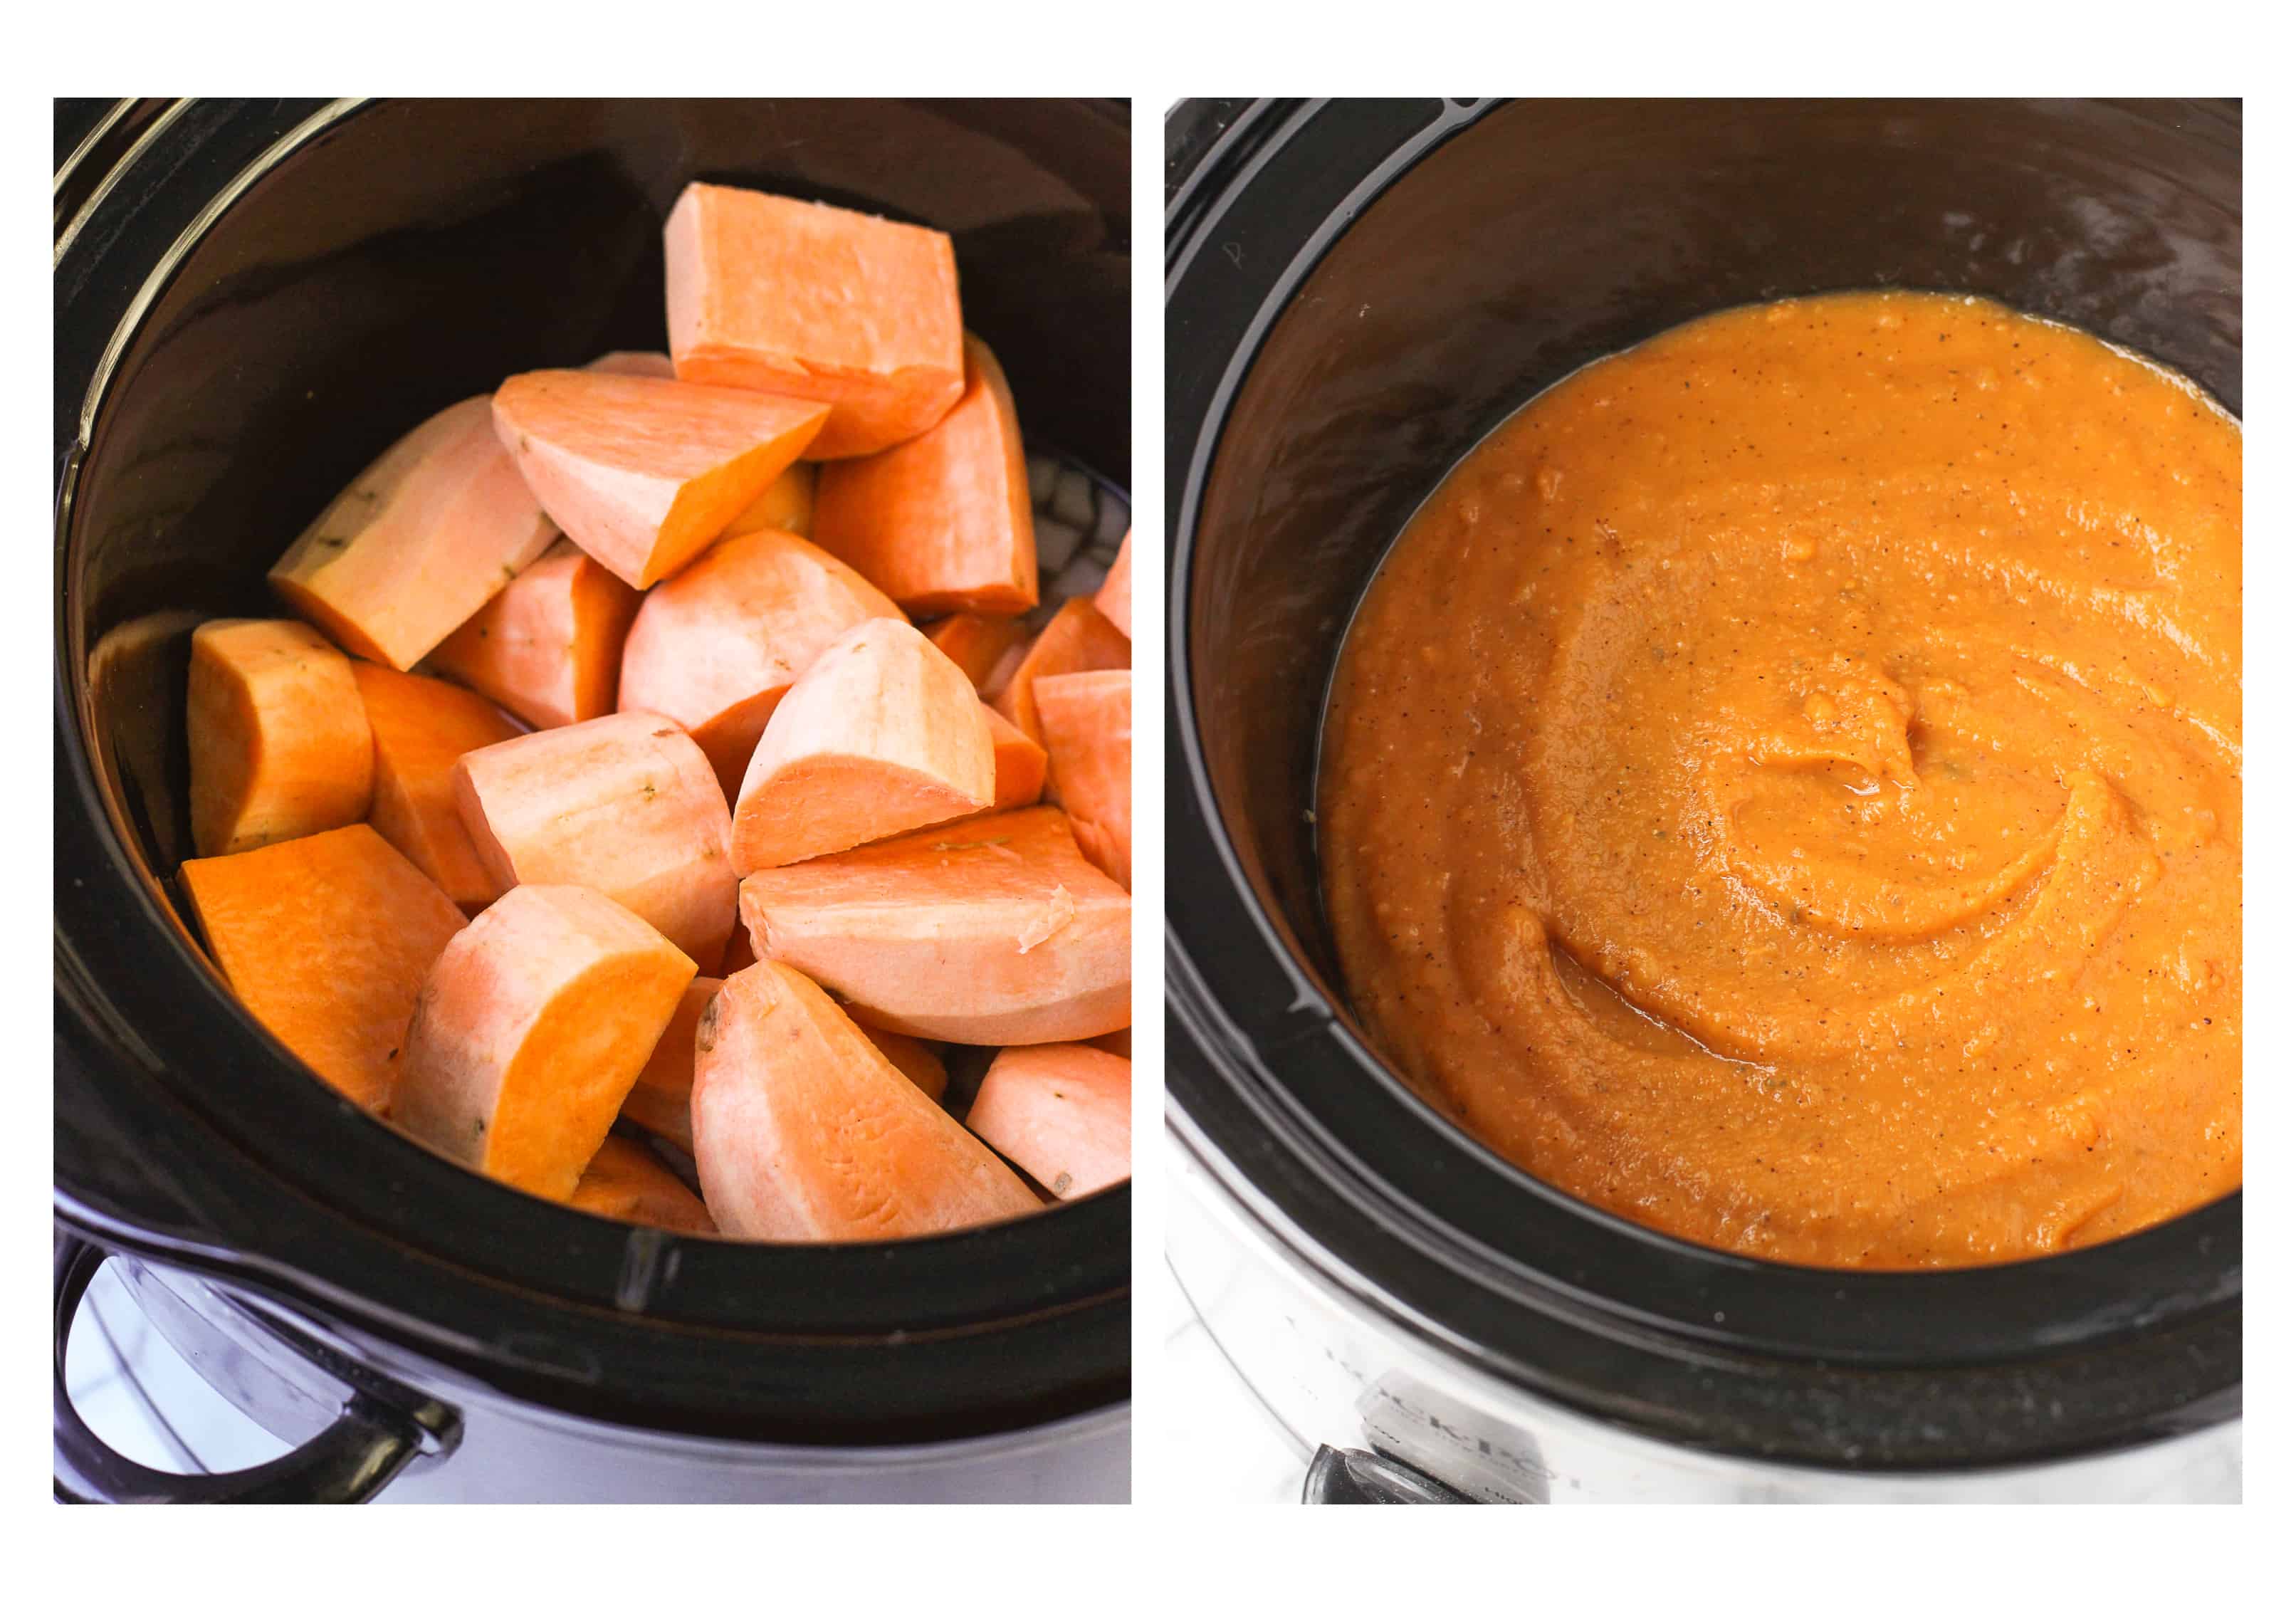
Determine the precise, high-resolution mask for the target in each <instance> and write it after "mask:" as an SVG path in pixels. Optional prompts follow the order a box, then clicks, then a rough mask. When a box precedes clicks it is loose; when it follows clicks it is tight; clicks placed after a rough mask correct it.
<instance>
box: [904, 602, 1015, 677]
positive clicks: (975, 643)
mask: <svg viewBox="0 0 2296 1602" xmlns="http://www.w3.org/2000/svg"><path fill="white" fill-rule="evenodd" d="M924 634H925V638H927V639H929V640H931V642H932V643H933V644H934V645H939V647H940V648H941V653H942V654H943V655H945V656H947V658H948V660H949V661H953V662H955V664H956V665H957V666H958V667H960V668H963V669H964V676H965V677H966V678H969V679H971V680H972V687H973V688H975V689H977V690H979V691H980V693H981V694H984V695H986V694H988V693H989V690H988V677H989V675H990V674H992V673H994V672H996V664H997V663H999V662H1001V661H1004V660H1005V653H1007V652H1009V651H1011V650H1012V649H1013V647H1014V646H1015V645H1020V644H1021V642H1022V641H1024V640H1026V639H1027V638H1028V637H1029V625H1028V624H1027V623H1026V622H1025V621H1023V620H1021V619H1020V618H1013V617H1004V618H993V617H988V616H987V615H985V614H983V613H980V612H951V613H949V615H948V616H947V617H945V618H943V619H941V620H939V622H937V623H928V624H926V625H925V628H924Z"/></svg>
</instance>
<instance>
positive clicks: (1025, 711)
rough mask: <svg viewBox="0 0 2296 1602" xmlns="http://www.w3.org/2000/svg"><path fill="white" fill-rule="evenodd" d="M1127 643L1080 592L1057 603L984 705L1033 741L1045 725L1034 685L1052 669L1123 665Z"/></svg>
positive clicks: (1128, 659)
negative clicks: (987, 703)
mask: <svg viewBox="0 0 2296 1602" xmlns="http://www.w3.org/2000/svg"><path fill="white" fill-rule="evenodd" d="M1131 665H1132V642H1131V641H1130V640H1128V639H1126V638H1125V637H1123V636H1122V635H1120V634H1119V633H1118V632H1117V631H1116V625H1115V624H1113V623H1111V622H1110V621H1109V620H1107V619H1106V618H1104V617H1103V616H1101V615H1100V611H1099V609H1098V608H1097V607H1095V606H1094V605H1093V604H1092V602H1091V601H1090V600H1088V599H1087V598H1086V597H1085V596H1072V597H1070V599H1069V600H1066V601H1063V602H1062V603H1061V609H1060V610H1059V611H1058V612H1054V614H1053V616H1052V620H1051V621H1050V622H1048V623H1046V625H1045V627H1044V630H1043V632H1042V633H1040V634H1038V635H1037V638H1036V643H1035V644H1033V645H1030V646H1029V652H1028V654H1027V655H1025V656H1023V657H1022V658H1021V663H1020V666H1018V667H1016V668H1014V669H1013V672H1012V675H1011V677H1009V678H1006V680H1005V686H1004V687H1003V688H1002V689H1000V690H998V691H997V692H996V694H994V695H993V696H991V697H990V698H989V704H990V705H991V706H994V707H995V708H996V710H997V711H1000V712H1002V713H1004V714H1005V716H1006V717H1007V718H1010V719H1012V720H1013V722H1015V723H1017V724H1019V725H1020V726H1021V732H1022V733H1024V734H1026V735H1028V736H1029V738H1030V739H1031V740H1034V741H1035V742H1036V743H1037V744H1039V745H1042V744H1043V743H1045V726H1044V725H1043V724H1042V723H1040V722H1038V721H1037V696H1036V684H1037V680H1038V679H1039V678H1051V677H1052V676H1053V675H1054V674H1056V673H1096V672H1099V671H1101V670H1103V669H1106V668H1129V667H1130V666H1131Z"/></svg>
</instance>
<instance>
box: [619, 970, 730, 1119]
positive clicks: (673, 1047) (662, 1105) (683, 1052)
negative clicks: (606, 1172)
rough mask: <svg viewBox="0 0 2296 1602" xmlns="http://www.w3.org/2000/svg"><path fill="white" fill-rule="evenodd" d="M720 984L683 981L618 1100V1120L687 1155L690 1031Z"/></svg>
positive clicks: (690, 1106)
mask: <svg viewBox="0 0 2296 1602" xmlns="http://www.w3.org/2000/svg"><path fill="white" fill-rule="evenodd" d="M724 982H725V981H723V980H720V979H711V978H709V976H708V975H706V974H704V975H701V976H699V977H696V978H693V979H690V980H688V981H687V982H686V984H685V995H683V996H681V997H680V998H678V1002H677V1011H676V1012H675V1013H673V1014H672V1015H670V1020H669V1023H668V1024H667V1025H666V1026H664V1028H663V1030H662V1031H661V1039H659V1040H656V1041H655V1042H654V1046H653V1052H652V1055H651V1056H648V1057H647V1058H646V1065H645V1067H644V1070H642V1071H641V1072H639V1074H638V1078H637V1082H636V1083H635V1084H634V1085H632V1086H631V1087H630V1093H629V1094H628V1095H627V1096H626V1097H623V1098H622V1116H623V1117H625V1118H627V1119H628V1120H629V1121H631V1122H632V1123H634V1124H636V1125H637V1126H638V1127H639V1128H640V1129H642V1130H651V1131H652V1133H654V1134H656V1135H659V1136H660V1137H661V1138H663V1139H664V1140H667V1141H668V1142H669V1143H670V1144H671V1145H672V1146H677V1147H680V1148H681V1149H683V1150H685V1151H688V1152H690V1151H692V1150H693V1031H694V1029H695V1027H696V1026H697V1025H698V1024H700V1023H701V1014H702V1012H703V1010H704V1009H706V1008H707V1007H708V1006H709V1004H710V1003H711V1002H712V1001H714V1000H716V999H717V987H718V986H719V985H720V984H723V983H724Z"/></svg>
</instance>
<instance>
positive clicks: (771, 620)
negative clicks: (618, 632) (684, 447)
mask: <svg viewBox="0 0 2296 1602" xmlns="http://www.w3.org/2000/svg"><path fill="white" fill-rule="evenodd" d="M900 615H901V609H900V608H899V607H898V606H896V605H894V604H892V603H891V602H890V601H889V600H887V599H886V598H885V597H884V596H881V595H880V594H879V593H878V592H877V590H876V587H874V586H873V585H872V584H871V583H870V582H869V581H868V580H867V579H864V578H863V577H862V576H861V575H860V574H858V573H857V572H855V571H853V570H852V569H851V568H849V567H848V566H846V565H845V564H844V563H841V562H840V561H838V560H837V558H836V557H834V556H832V555H829V553H828V552H826V551H824V550H822V549H821V548H820V547H819V546H816V545H814V544H812V543H811V542H809V541H808V540H803V539H799V538H797V537H796V536H795V535H793V534H786V533H783V532H782V531H780V530H774V529H761V530H758V531H757V532H756V533H753V534H743V535H739V536H736V537H735V538H730V539H727V540H726V541H724V542H723V543H721V544H719V545H718V546H716V547H715V548H714V549H712V550H711V551H710V552H709V555H705V556H703V557H702V558H701V561H699V562H697V563H694V564H693V566H692V567H689V568H687V569H686V570H685V571H684V572H682V573H680V574H678V575H677V576H676V578H674V579H669V580H668V582H666V583H663V584H660V585H658V586H656V587H655V588H654V589H653V590H652V591H651V592H650V593H649V594H648V595H647V596H646V598H645V601H644V604H643V605H641V606H640V607H639V608H638V615H637V620H636V621H635V622H634V623H632V624H631V625H630V632H629V637H628V638H627V640H625V641H624V642H623V645H622V684H621V701H620V704H621V710H622V711H626V712H629V711H649V712H660V714H661V715H662V716H663V717H665V718H668V719H672V720H673V721H675V722H676V723H677V724H679V725H680V726H681V727H684V728H685V731H686V732H687V733H688V734H690V735H693V740H694V743H696V744H697V745H699V746H701V750H702V752H703V753H704V754H705V755H707V756H708V757H709V765H710V767H711V768H714V769H715V770H716V771H717V779H718V783H719V784H720V785H722V786H723V788H724V790H725V793H726V798H727V799H728V800H731V799H732V798H733V797H734V796H735V795H737V794H738V793H740V792H741V788H742V776H743V775H744V774H746V773H748V771H749V769H750V756H751V754H752V753H754V752H756V750H757V749H758V736H760V735H763V734H764V733H765V732H766V723H767V719H770V718H771V717H772V715H773V711H774V709H775V707H776V706H778V705H780V704H781V699H782V697H783V695H784V694H787V693H788V691H789V687H790V686H791V685H792V684H795V683H796V682H797V676H798V675H799V674H800V673H802V672H804V671H805V670H806V669H808V668H809V667H811V666H812V665H813V659H814V658H815V657H816V656H819V655H820V654H821V653H822V650H823V648H824V646H826V645H828V644H829V642H830V641H832V640H833V639H835V638H836V637H838V636H839V635H840V634H843V633H844V632H845V631H846V630H847V629H849V628H852V627H853V626H854V625H855V624H856V623H860V622H865V621H866V620H869V619H871V618H895V619H898V618H899V617H900Z"/></svg>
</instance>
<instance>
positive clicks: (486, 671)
mask: <svg viewBox="0 0 2296 1602" xmlns="http://www.w3.org/2000/svg"><path fill="white" fill-rule="evenodd" d="M637 611H638V592H637V591H635V590H634V589H632V588H631V587H629V586H628V585H627V584H625V583H623V582H622V581H621V580H620V579H617V578H615V577H614V575H613V574H611V573H610V572H608V571H606V570H605V569H604V568H603V567H601V566H600V565H599V564H598V563H596V562H594V561H593V560H592V559H591V558H590V557H589V556H588V555H585V554H584V552H583V551H582V549H581V547H579V546H577V545H575V543H574V542H573V541H572V540H570V539H562V540H560V541H559V542H558V543H557V544H556V545H554V546H551V548H550V549H549V550H548V551H547V552H545V554H544V555H543V556H542V557H541V559H540V560H538V561H537V562H535V563H532V564H531V565H530V566H529V567H528V568H527V570H526V571H524V572H522V573H521V574H519V576H518V577H517V578H515V579H512V580H511V581H510V583H509V584H507V585H505V586H504V588H503V591H502V593H501V594H500V595H498V596H496V597H495V598H494V599H493V600H491V601H489V602H488V603H487V604H485V605H484V606H481V607H480V608H479V610H478V612H477V613H476V614H475V615H474V616H472V617H471V620H470V621H469V622H467V623H464V624H463V626H462V627H461V628H457V629H456V630H455V632H454V633H452V634H450V635H448V636H447V637H446V638H445V639H444V640H442V641H441V642H439V648H438V649H437V650H435V651H433V652H432V653H430V659H429V662H428V665H429V666H430V667H431V668H433V669H435V670H438V671H439V672H441V673H444V674H446V675H447V677H448V678H452V679H455V681H457V682H458V683H461V684H465V685H468V686H470V687H471V688H472V689H474V690H476V691H478V692H479V694H481V695H484V696H485V697H487V699H488V700H489V701H492V702H496V703H497V704H498V705H501V706H505V707H508V708H509V709H510V710H511V711H513V712H516V713H517V714H518V715H519V716H520V717H521V718H523V719H526V720H527V721H528V722H529V723H530V724H532V725H533V726H534V727H537V728H561V727H564V726H565V725H567V724H569V723H579V722H581V721H582V720H583V719H586V718H603V717H604V716H605V715H606V714H607V713H608V712H611V711H613V710H614V697H615V695H616V694H617V692H618V690H619V686H620V682H621V673H622V640H623V638H624V637H626V636H627V634H628V633H629V631H630V620H631V619H633V618H635V617H636V616H637Z"/></svg>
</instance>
